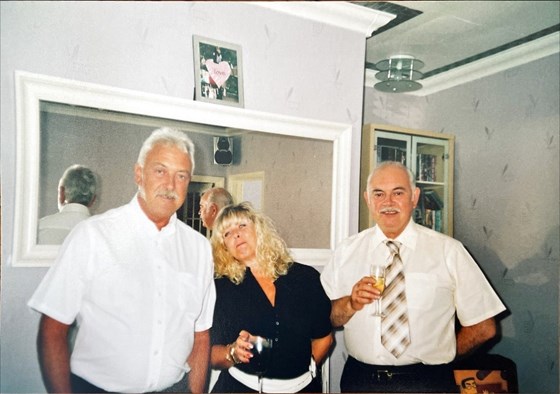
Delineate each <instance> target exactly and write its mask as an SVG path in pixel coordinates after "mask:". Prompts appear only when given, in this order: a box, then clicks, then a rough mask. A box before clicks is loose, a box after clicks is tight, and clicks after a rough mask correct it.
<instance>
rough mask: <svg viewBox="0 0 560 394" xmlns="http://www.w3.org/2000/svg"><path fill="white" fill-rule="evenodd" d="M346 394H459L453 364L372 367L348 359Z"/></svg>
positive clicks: (343, 388)
mask: <svg viewBox="0 0 560 394" xmlns="http://www.w3.org/2000/svg"><path fill="white" fill-rule="evenodd" d="M340 390H341V391H342V392H343V393H457V392H459V389H458V388H457V386H456V385H455V379H454V376H453V367H452V366H451V364H444V365H424V364H413V365H403V366H391V365H371V364H365V363H362V362H360V361H358V360H356V359H355V358H353V357H351V356H348V360H347V361H346V364H345V365H344V370H343V372H342V378H341V380H340Z"/></svg>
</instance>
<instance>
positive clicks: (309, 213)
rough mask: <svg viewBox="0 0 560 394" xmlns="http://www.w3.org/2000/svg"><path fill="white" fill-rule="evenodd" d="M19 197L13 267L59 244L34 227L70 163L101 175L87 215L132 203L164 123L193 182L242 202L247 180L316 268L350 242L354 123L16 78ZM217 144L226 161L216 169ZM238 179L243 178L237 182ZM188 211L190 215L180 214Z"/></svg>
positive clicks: (32, 262) (44, 257)
mask: <svg viewBox="0 0 560 394" xmlns="http://www.w3.org/2000/svg"><path fill="white" fill-rule="evenodd" d="M16 95H17V127H18V130H17V133H18V135H17V190H16V215H15V218H16V221H15V231H14V265H15V266H44V265H49V264H50V263H52V261H53V260H54V258H55V256H56V253H57V252H58V248H59V245H51V244H40V243H39V241H38V238H37V227H38V225H37V224H38V220H39V219H40V218H41V217H44V216H46V215H49V214H52V213H55V212H57V211H58V207H57V186H58V181H59V179H60V176H61V175H62V173H63V172H64V170H65V169H66V168H67V167H68V166H70V165H72V164H83V165H86V166H88V167H90V168H92V169H93V170H94V171H95V172H96V174H97V175H98V177H99V181H100V182H99V189H98V198H97V200H96V202H95V204H94V205H93V207H92V213H93V214H98V213H102V212H105V211H106V210H108V209H111V208H113V207H117V206H120V205H122V204H125V203H127V202H128V201H130V199H131V198H132V196H133V195H134V193H135V192H136V185H135V184H134V181H133V166H134V163H135V161H136V158H137V155H138V151H139V149H140V146H141V144H142V142H143V140H144V139H145V138H146V137H147V136H148V135H149V133H150V132H151V131H152V130H154V129H155V128H158V127H162V126H169V127H175V128H178V129H181V130H183V131H185V132H187V133H188V134H189V136H190V137H191V138H192V139H193V142H194V143H195V146H196V153H195V163H196V168H195V176H196V179H222V180H223V182H224V184H225V187H226V188H228V189H230V190H231V189H235V191H236V193H235V195H236V196H240V195H241V194H242V192H241V194H240V192H239V190H240V186H239V182H241V181H242V180H246V182H247V185H248V186H247V187H248V188H249V186H251V185H257V187H256V188H255V187H252V189H251V188H249V189H250V190H252V193H253V194H254V193H257V194H258V199H259V200H258V203H257V205H259V206H258V208H259V209H261V210H262V211H263V212H265V213H266V214H267V215H269V216H270V217H271V218H272V219H273V220H274V221H275V223H276V225H277V227H278V229H279V231H280V233H281V234H282V236H283V238H284V239H285V240H286V242H287V243H288V245H289V247H290V248H291V250H292V253H293V255H294V258H295V259H296V260H297V261H300V262H302V263H305V264H310V265H323V264H325V263H326V261H327V260H328V259H329V257H330V255H331V252H332V250H333V249H334V246H335V245H336V243H338V242H339V241H340V240H341V239H343V238H344V237H346V236H347V235H348V231H349V228H348V223H349V216H348V215H349V209H348V207H349V200H350V198H349V190H350V168H349V166H350V164H349V162H350V160H349V152H350V141H351V125H346V124H338V123H331V122H320V121H313V120H309V119H301V118H294V117H285V116H279V115H274V114H268V113H262V112H256V111H250V110H246V109H240V108H231V107H226V106H220V105H214V104H208V103H201V102H193V101H190V100H184V99H178V98H172V97H168V96H160V95H153V94H147V93H144V92H138V91H130V90H124V89H119V88H113V87H108V86H101V85H95V84H89V83H83V82H77V81H71V80H64V79H59V78H53V77H48V76H42V75H37V74H31V73H26V72H16ZM216 137H228V138H230V141H232V143H233V145H232V147H233V160H232V163H231V164H230V165H227V166H224V165H219V164H215V163H214V160H213V158H214V152H215V139H216ZM240 180H241V181H240ZM186 209H189V208H188V207H186Z"/></svg>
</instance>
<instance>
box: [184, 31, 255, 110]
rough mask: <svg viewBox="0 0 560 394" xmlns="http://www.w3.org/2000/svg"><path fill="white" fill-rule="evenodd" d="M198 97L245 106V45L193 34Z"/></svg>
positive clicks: (199, 99) (196, 97) (201, 99)
mask: <svg viewBox="0 0 560 394" xmlns="http://www.w3.org/2000/svg"><path fill="white" fill-rule="evenodd" d="M193 53H194V70H195V71H194V72H195V78H194V81H195V100H197V101H204V102H208V103H214V104H224V105H231V106H235V107H243V105H244V96H243V61H242V54H241V47H240V46H239V45H236V44H231V43H227V42H223V41H218V40H214V39H211V38H206V37H201V36H197V35H194V36H193Z"/></svg>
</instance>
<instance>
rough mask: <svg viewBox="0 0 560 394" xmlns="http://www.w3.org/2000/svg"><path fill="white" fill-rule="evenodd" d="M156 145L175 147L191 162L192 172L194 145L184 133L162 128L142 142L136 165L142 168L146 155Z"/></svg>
mask: <svg viewBox="0 0 560 394" xmlns="http://www.w3.org/2000/svg"><path fill="white" fill-rule="evenodd" d="M156 145H167V146H176V147H177V148H179V149H180V150H181V151H183V152H185V153H186V154H187V155H188V156H189V158H190V160H191V164H192V169H191V171H192V172H194V144H193V142H192V140H191V139H190V138H189V137H188V136H187V135H186V134H185V133H184V132H182V131H179V130H177V129H172V128H170V127H162V128H160V129H156V130H154V131H153V132H152V134H150V136H149V137H148V138H147V139H146V140H145V141H144V143H143V144H142V148H141V149H140V153H139V154H138V160H137V163H138V164H139V165H140V166H142V167H144V163H146V156H148V153H149V152H150V151H151V150H152V149H153V148H154V146H156Z"/></svg>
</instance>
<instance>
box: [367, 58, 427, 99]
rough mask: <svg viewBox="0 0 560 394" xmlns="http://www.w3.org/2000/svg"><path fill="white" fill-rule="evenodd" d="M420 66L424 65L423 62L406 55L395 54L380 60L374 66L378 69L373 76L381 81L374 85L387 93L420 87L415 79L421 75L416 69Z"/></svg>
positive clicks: (409, 90)
mask: <svg viewBox="0 0 560 394" xmlns="http://www.w3.org/2000/svg"><path fill="white" fill-rule="evenodd" d="M422 67H424V62H422V61H421V60H418V59H415V58H414V57H412V56H408V55H396V56H391V57H390V58H389V59H385V60H381V61H380V62H378V63H377V64H376V65H375V68H377V70H379V72H378V73H377V74H375V77H376V78H377V79H378V80H379V81H381V82H378V83H376V84H375V85H374V87H375V89H377V90H379V91H382V92H389V93H402V92H412V91H414V90H418V89H420V88H422V84H420V83H419V82H416V80H417V79H421V78H422V76H423V74H422V73H421V72H420V71H418V70H419V69H420V68H422Z"/></svg>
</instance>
